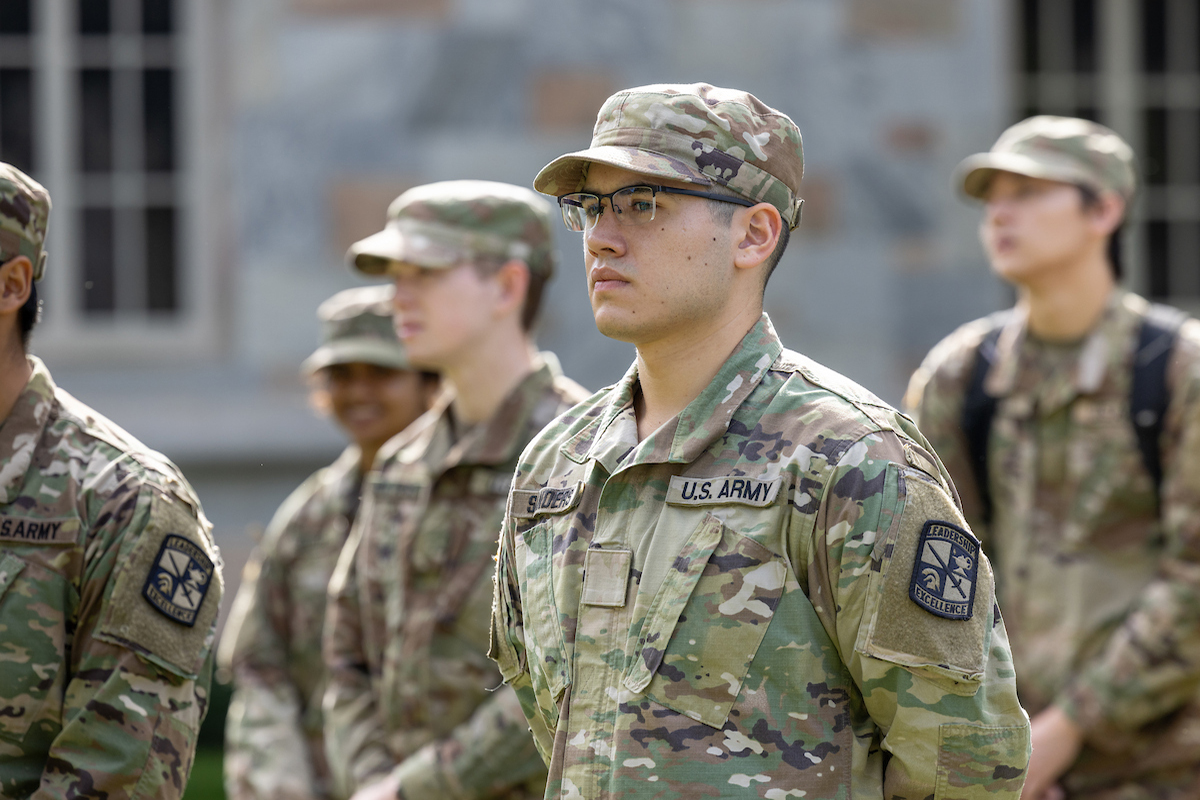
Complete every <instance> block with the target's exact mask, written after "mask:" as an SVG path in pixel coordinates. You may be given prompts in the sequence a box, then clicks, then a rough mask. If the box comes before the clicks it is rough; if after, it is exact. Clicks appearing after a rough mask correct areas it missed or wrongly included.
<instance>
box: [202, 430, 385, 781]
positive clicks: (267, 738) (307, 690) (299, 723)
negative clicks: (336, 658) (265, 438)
mask: <svg viewBox="0 0 1200 800" xmlns="http://www.w3.org/2000/svg"><path fill="white" fill-rule="evenodd" d="M359 458H360V450H359V449H358V447H356V446H353V445H352V446H350V447H348V448H346V450H345V452H343V453H342V455H341V457H340V458H338V460H337V461H335V462H333V463H332V464H330V465H329V466H328V467H325V468H324V469H321V470H318V471H317V472H316V473H314V474H313V475H312V476H310V477H309V478H308V480H306V481H305V482H304V483H302V484H301V485H300V487H299V488H297V489H296V491H294V492H292V494H291V496H289V497H288V499H287V500H285V501H284V502H283V505H281V506H280V507H279V510H278V511H277V512H276V513H275V517H274V519H272V520H271V524H270V525H269V526H268V527H267V531H266V534H265V535H264V537H263V541H262V544H261V545H260V546H259V547H258V549H257V552H256V553H255V554H254V556H253V557H252V558H251V560H250V562H249V563H247V565H246V570H245V572H244V574H243V576H242V588H241V589H240V590H239V591H238V596H237V600H236V601H235V603H234V606H233V611H232V612H231V614H230V620H229V625H228V627H227V630H226V631H225V634H224V637H223V638H222V641H221V653H220V660H221V663H222V666H223V667H225V668H230V669H232V671H233V677H234V682H235V689H234V692H233V699H232V702H231V703H230V709H229V717H228V720H227V722H226V728H225V775H226V793H227V794H228V795H229V797H230V798H231V800H251V799H252V798H253V799H256V800H257V799H259V798H262V799H263V800H266V799H267V798H288V800H291V799H292V798H296V799H297V800H299V799H300V798H316V797H329V796H330V794H329V791H330V781H329V767H328V765H327V764H326V763H325V737H324V720H323V718H322V714H321V701H322V698H323V697H324V694H325V685H326V670H325V664H324V662H323V661H322V660H321V629H322V626H323V625H324V623H325V598H326V591H327V589H328V587H329V579H330V577H331V576H332V575H333V569H334V567H335V566H336V564H337V560H338V555H339V554H340V553H341V552H342V547H343V546H344V545H345V544H346V539H347V537H348V536H349V535H350V526H351V524H352V523H353V522H354V515H355V512H356V511H357V509H358V496H359V491H360V487H361V485H362V476H361V474H360V472H359V466H358V462H359Z"/></svg>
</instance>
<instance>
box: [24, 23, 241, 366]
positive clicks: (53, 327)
mask: <svg viewBox="0 0 1200 800" xmlns="http://www.w3.org/2000/svg"><path fill="white" fill-rule="evenodd" d="M76 5H77V3H76V0H33V9H32V11H33V19H32V34H31V39H32V48H33V64H32V67H33V97H34V100H33V105H34V136H35V137H36V145H35V150H36V152H35V158H36V170H37V173H38V176H39V177H40V178H41V179H42V180H43V182H44V183H45V185H46V188H47V189H48V190H49V191H50V196H51V199H52V201H53V210H52V211H51V215H50V230H49V235H48V241H47V251H48V252H49V256H48V260H47V268H46V275H45V277H44V278H43V283H44V284H45V291H44V294H43V296H44V297H45V305H44V313H43V319H42V321H41V323H40V324H39V325H38V327H37V328H36V329H35V330H34V334H33V340H32V350H33V351H34V352H35V353H37V354H38V355H41V356H45V357H46V358H47V359H50V360H52V361H53V362H54V363H55V364H78V365H93V364H97V363H103V364H112V363H145V362H147V361H150V362H162V361H168V360H169V361H171V362H173V363H174V362H177V361H178V359H179V358H181V357H182V358H185V359H188V358H207V357H210V356H212V355H213V354H215V353H216V352H217V350H218V348H219V346H220V340H221V336H220V324H219V323H220V308H219V297H218V289H219V286H220V284H221V281H220V270H219V269H218V263H219V261H220V260H221V256H222V255H223V252H222V249H221V248H220V246H219V242H220V241H221V239H220V236H219V229H220V228H221V227H222V226H221V224H220V223H221V220H220V218H219V217H218V216H217V214H216V213H215V209H218V208H220V204H219V202H216V200H217V192H218V191H220V190H221V189H223V188H224V187H223V186H222V185H221V183H220V180H219V177H218V176H219V174H220V171H219V170H218V169H216V168H215V165H217V164H220V163H222V162H221V160H220V150H219V148H220V142H221V130H220V126H219V119H220V116H221V115H220V114H219V113H217V108H218V103H217V100H216V93H215V91H214V88H215V81H214V71H215V70H214V64H213V62H214V58H213V53H214V51H215V34H216V19H215V17H216V10H215V7H216V6H217V5H219V4H217V3H213V2H210V1H209V0H176V1H175V3H174V8H173V11H174V14H175V31H176V33H175V46H176V48H177V50H176V52H177V56H176V60H175V66H174V69H175V70H176V78H175V79H176V83H175V86H176V102H175V114H176V117H175V131H176V151H175V162H176V169H175V178H174V180H175V182H176V190H175V197H176V203H175V209H176V217H175V219H176V222H175V225H176V233H175V235H176V254H177V255H176V270H177V276H176V292H177V296H178V307H177V308H176V310H174V311H171V312H162V311H159V312H146V311H130V310H121V311H119V312H114V313H112V314H104V315H91V314H87V313H85V312H84V310H83V299H82V296H81V291H82V284H83V259H82V255H83V254H82V252H81V250H82V246H83V245H82V231H81V230H80V228H81V219H80V217H81V214H80V209H81V206H82V200H83V196H84V182H85V181H86V180H87V176H86V175H85V174H84V173H83V172H81V170H80V167H79V147H78V141H77V136H76V130H77V125H78V108H79V102H80V100H79V82H78V69H79V65H78V60H77V58H76V55H77V54H76V52H75V50H74V43H75V42H76V41H78V34H77V33H76V31H77V30H78V25H77V19H76ZM115 177H118V180H116V181H114V193H117V192H130V191H132V192H135V193H136V192H139V191H140V181H125V182H124V183H126V184H139V186H138V187H137V188H133V187H132V186H129V185H126V186H122V183H123V181H122V180H120V179H119V176H115ZM225 255H227V254H225ZM118 270H119V265H118Z"/></svg>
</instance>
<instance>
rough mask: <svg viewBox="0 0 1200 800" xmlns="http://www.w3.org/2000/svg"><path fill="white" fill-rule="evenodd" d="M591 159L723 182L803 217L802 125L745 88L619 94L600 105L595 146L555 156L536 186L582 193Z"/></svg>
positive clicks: (699, 86) (662, 88)
mask: <svg viewBox="0 0 1200 800" xmlns="http://www.w3.org/2000/svg"><path fill="white" fill-rule="evenodd" d="M591 162H598V163H601V164H609V165H611V166H614V167H621V168H622V169H627V170H630V171H632V172H638V173H641V174H643V175H650V176H653V177H656V178H669V179H672V180H677V181H684V182H687V183H698V184H701V185H703V186H711V185H713V184H714V183H715V184H720V185H721V186H724V187H725V188H727V189H729V190H731V191H733V192H734V193H736V194H738V195H740V196H742V197H744V198H746V199H747V200H753V201H754V202H759V203H770V204H771V205H773V206H775V207H776V208H777V209H779V213H780V214H781V215H782V216H783V219H784V220H785V221H786V222H787V224H788V226H789V227H790V228H795V227H796V225H797V224H799V222H800V206H801V205H802V204H803V202H804V201H803V200H801V199H800V197H799V191H800V179H801V178H802V177H803V176H804V146H803V142H802V141H801V139H800V129H799V128H797V127H796V123H794V122H792V120H791V118H790V117H788V116H787V115H786V114H784V113H782V112H780V111H776V110H775V109H773V108H771V107H770V106H768V105H766V104H765V103H763V102H762V101H761V100H759V99H758V98H757V97H755V96H754V95H752V94H750V93H748V92H743V91H739V90H736V89H722V88H719V87H716V86H710V85H709V84H707V83H693V84H656V85H653V86H639V87H637V88H635V89H626V90H625V91H621V92H617V93H616V94H614V95H613V96H612V97H610V98H608V100H606V101H604V105H603V106H601V107H600V113H599V114H598V115H597V117H596V127H595V128H594V129H593V130H592V144H591V146H590V147H589V148H588V149H587V150H580V151H578V152H575V153H568V154H566V155H564V156H559V157H558V158H556V159H554V160H553V161H551V162H550V163H549V164H547V165H546V166H545V167H543V168H542V171H541V172H539V173H538V175H537V177H536V178H534V181H533V187H534V188H535V189H537V190H538V191H539V192H544V193H546V194H550V195H555V196H561V195H564V194H567V193H568V192H577V191H579V190H580V189H582V188H583V182H584V179H585V178H586V176H587V166H588V164H589V163H591Z"/></svg>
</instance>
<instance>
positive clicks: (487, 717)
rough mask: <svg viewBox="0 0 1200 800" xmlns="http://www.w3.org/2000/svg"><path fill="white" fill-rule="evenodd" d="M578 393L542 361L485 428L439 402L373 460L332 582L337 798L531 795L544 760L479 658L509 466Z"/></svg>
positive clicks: (331, 715) (329, 654) (332, 737)
mask: <svg viewBox="0 0 1200 800" xmlns="http://www.w3.org/2000/svg"><path fill="white" fill-rule="evenodd" d="M585 396H586V392H584V391H583V390H582V389H580V388H579V387H578V386H577V385H576V384H575V383H574V382H572V381H569V380H567V379H566V378H563V377H562V376H561V374H559V372H558V369H557V366H556V365H554V366H552V365H551V363H544V364H541V365H540V366H539V367H538V368H537V369H536V370H535V371H534V372H533V373H532V374H530V375H529V376H527V377H526V378H525V379H524V381H523V382H522V383H521V384H520V385H519V386H518V387H517V388H516V389H514V390H513V392H512V393H510V395H509V396H508V398H507V399H506V400H505V401H504V403H503V404H502V405H501V407H500V408H499V409H498V410H497V412H496V413H495V415H494V416H493V417H492V418H491V419H490V420H488V421H487V422H484V423H480V424H479V425H475V426H473V427H470V428H467V429H465V430H462V429H460V428H459V426H458V425H457V424H456V422H455V419H454V415H453V412H452V410H451V406H450V399H451V398H449V397H448V396H447V397H444V398H443V399H442V401H441V402H439V403H438V404H437V405H435V406H434V408H433V409H431V410H430V411H429V412H428V413H426V414H425V415H424V416H423V417H422V418H421V419H419V420H418V421H417V422H415V423H413V425H412V426H410V428H409V429H408V430H407V431H405V432H404V433H403V434H401V435H400V436H398V437H397V438H395V439H393V440H392V441H391V442H389V443H388V444H387V445H385V447H384V449H383V450H381V451H380V453H379V455H378V456H377V458H376V461H375V469H373V470H372V472H371V474H370V476H369V477H368V481H367V486H366V488H365V491H364V496H363V507H362V510H361V512H360V514H359V517H358V520H357V522H356V524H355V528H354V531H353V532H352V534H351V539H350V542H348V543H347V546H346V549H345V551H343V554H342V558H341V560H340V561H339V563H338V569H337V572H336V573H335V575H334V579H333V583H332V584H331V586H330V608H329V616H328V617H327V622H326V625H325V651H326V661H327V662H329V664H330V666H331V669H332V678H331V683H330V688H329V691H328V693H327V694H326V699H325V704H326V705H325V708H326V714H327V718H328V723H327V725H328V728H327V736H326V741H327V742H328V743H329V751H330V757H331V764H332V765H333V767H334V770H335V772H336V771H337V770H339V769H344V770H345V771H346V772H347V775H345V776H344V778H343V782H344V783H345V784H347V785H346V790H347V792H349V791H351V790H353V789H354V788H356V787H357V786H359V785H362V784H363V783H364V782H369V781H371V780H372V779H373V778H377V777H380V775H381V774H383V773H386V772H388V771H390V770H393V769H395V770H396V772H397V773H398V775H399V777H400V779H401V787H402V790H403V792H404V794H405V796H406V797H408V798H410V800H413V799H414V798H427V797H438V798H483V797H504V798H531V797H541V794H542V787H543V786H544V785H545V766H544V765H543V764H542V763H541V759H540V758H539V757H538V754H537V751H536V749H535V748H534V746H533V742H532V741H531V739H530V737H529V733H528V726H527V725H526V724H525V719H524V716H523V715H522V713H521V709H520V705H519V704H518V702H517V699H516V697H515V696H514V695H513V694H512V692H511V691H509V690H503V691H499V692H493V690H494V689H495V688H496V687H497V686H499V685H500V675H499V673H498V672H497V671H496V667H495V665H494V664H492V663H491V662H490V661H488V659H487V655H486V654H487V645H488V631H489V629H490V627H489V609H490V607H491V595H492V573H493V562H492V556H493V555H494V554H495V552H496V537H497V534H498V532H499V530H500V521H501V518H502V517H503V514H504V503H505V498H506V497H507V495H508V488H509V485H510V483H511V482H512V474H513V470H514V469H515V467H516V462H517V456H518V455H520V452H521V449H522V448H524V446H525V445H526V443H528V442H529V440H530V439H531V438H533V436H534V434H536V433H537V432H538V431H539V430H541V429H542V428H543V427H544V426H545V425H547V424H548V423H549V422H550V421H551V420H553V419H554V418H555V417H556V416H558V415H559V414H561V413H562V412H563V411H565V410H566V409H568V408H570V407H571V406H572V405H573V404H574V403H576V402H578V401H579V400H580V399H582V398H583V397H585Z"/></svg>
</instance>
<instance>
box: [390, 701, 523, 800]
mask: <svg viewBox="0 0 1200 800" xmlns="http://www.w3.org/2000/svg"><path fill="white" fill-rule="evenodd" d="M544 770H545V765H544V764H543V763H542V760H541V757H540V756H539V754H538V751H537V748H536V747H535V746H534V743H533V739H532V738H531V737H530V736H529V725H528V724H527V723H526V722H525V716H524V714H523V713H522V711H521V704H520V702H519V701H518V700H517V697H516V695H515V694H514V693H513V690H512V689H511V688H509V687H507V686H501V687H500V688H499V689H497V690H496V692H495V694H493V695H492V696H491V697H489V698H488V699H487V701H486V702H484V703H483V704H482V705H480V706H479V707H478V708H477V709H475V713H474V714H472V715H471V717H470V718H469V719H467V720H465V721H464V722H463V723H462V724H461V725H459V726H457V727H456V728H455V729H454V730H453V731H451V733H450V735H449V736H447V737H446V738H444V739H441V740H439V741H436V742H431V743H429V744H428V745H426V746H425V747H422V748H421V749H420V750H418V751H417V752H416V753H414V754H413V755H412V756H411V757H409V758H407V759H405V760H404V761H403V762H402V763H401V764H400V765H399V766H398V767H397V768H396V771H395V772H394V773H393V775H394V776H395V777H396V778H397V779H398V780H399V784H400V789H401V790H402V791H403V793H404V797H406V798H412V799H413V800H415V799H416V798H423V797H440V798H445V800H475V799H476V798H487V797H496V796H499V795H501V794H503V792H504V790H505V789H506V788H508V787H510V786H513V785H515V784H518V783H521V782H523V781H526V780H529V779H530V778H532V777H533V776H534V775H536V774H538V773H539V772H543V771H544Z"/></svg>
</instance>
